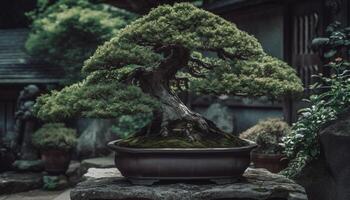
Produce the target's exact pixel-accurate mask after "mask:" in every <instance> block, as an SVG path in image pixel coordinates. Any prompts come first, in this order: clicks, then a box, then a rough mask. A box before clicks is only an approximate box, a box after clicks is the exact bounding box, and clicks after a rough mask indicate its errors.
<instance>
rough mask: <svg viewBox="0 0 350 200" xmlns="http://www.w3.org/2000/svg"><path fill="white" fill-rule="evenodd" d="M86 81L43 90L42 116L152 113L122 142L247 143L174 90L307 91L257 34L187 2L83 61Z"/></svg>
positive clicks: (158, 12)
mask: <svg viewBox="0 0 350 200" xmlns="http://www.w3.org/2000/svg"><path fill="white" fill-rule="evenodd" d="M82 71H83V73H85V74H87V77H86V79H85V80H83V81H82V82H80V83H77V84H74V85H71V86H69V87H66V88H64V89H63V90H61V91H53V92H52V93H51V94H47V95H44V96H41V97H40V98H39V99H38V102H37V104H36V112H37V115H38V116H39V117H40V118H41V119H44V120H52V121H57V120H62V119H65V118H68V117H73V116H76V115H83V116H86V117H92V116H93V117H104V118H119V117H121V116H123V115H142V114H143V115H145V114H152V120H151V122H150V123H149V124H148V125H147V126H146V127H145V128H144V129H142V130H141V131H139V132H138V133H136V134H134V135H133V136H132V137H130V138H128V139H126V140H124V143H123V145H129V146H138V147H140V146H147V144H149V146H152V147H223V146H230V147H232V146H242V145H245V144H246V142H244V141H243V140H240V139H238V138H236V137H233V136H231V135H229V134H226V133H224V132H223V131H221V130H220V129H218V128H217V127H216V126H215V124H214V123H213V122H211V121H209V120H207V119H205V118H204V117H203V116H201V115H200V114H198V113H196V112H193V111H191V110H190V109H189V108H188V107H187V106H186V105H185V104H184V103H183V102H182V101H181V100H180V98H179V97H178V96H177V95H176V91H178V90H183V89H188V90H190V91H192V92H196V93H202V94H203V93H211V94H230V95H249V96H261V95H267V96H272V97H277V96H280V95H285V94H288V93H294V92H299V91H302V89H303V88H302V86H301V82H300V80H299V78H298V77H297V76H296V74H295V71H294V70H293V69H292V68H291V67H289V66H288V65H287V64H286V63H284V62H282V61H280V60H278V59H276V58H273V57H271V56H268V55H267V54H266V53H264V51H263V49H262V47H261V45H260V44H259V42H258V41H257V39H255V38H254V37H253V36H250V35H249V34H247V33H246V32H243V31H240V30H239V29H238V28H237V27H236V26H235V25H234V24H232V23H231V22H228V21H226V20H224V19H222V18H221V17H219V16H216V15H214V14H212V13H210V12H207V11H204V10H201V9H199V8H196V7H195V6H193V5H191V4H188V3H181V4H175V5H174V6H169V5H165V6H159V7H158V8H156V9H154V10H152V11H151V12H150V13H149V14H148V15H146V16H144V17H142V18H140V19H137V20H136V21H134V22H133V23H131V24H130V25H129V26H127V27H126V28H124V29H123V30H121V31H120V32H119V33H118V35H117V36H116V37H114V38H112V39H111V40H110V41H109V42H106V43H105V44H104V45H102V46H100V47H99V48H98V49H97V51H96V52H95V54H94V55H93V56H92V57H90V58H89V59H88V60H86V61H85V64H84V67H83V70H82Z"/></svg>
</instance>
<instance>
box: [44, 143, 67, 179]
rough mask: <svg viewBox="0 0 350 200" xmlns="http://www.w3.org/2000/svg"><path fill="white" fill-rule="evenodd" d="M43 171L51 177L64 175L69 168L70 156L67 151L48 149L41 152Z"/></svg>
mask: <svg viewBox="0 0 350 200" xmlns="http://www.w3.org/2000/svg"><path fill="white" fill-rule="evenodd" d="M41 159H42V160H43V161H44V166H45V171H46V172H47V173H49V174H52V175H58V174H64V173H65V172H66V171H67V169H68V166H69V163H70V160H71V155H70V152H69V151H64V150H57V149H49V150H43V151H42V152H41Z"/></svg>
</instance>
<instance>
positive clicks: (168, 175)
mask: <svg viewBox="0 0 350 200" xmlns="http://www.w3.org/2000/svg"><path fill="white" fill-rule="evenodd" d="M119 141H120V140H116V141H112V142H110V143H109V144H108V146H109V147H110V148H111V149H112V150H114V151H115V152H116V155H115V164H116V167H117V168H118V169H119V170H120V172H121V174H122V175H123V176H124V177H126V178H128V179H129V180H130V181H131V182H132V183H134V184H142V185H150V184H153V183H155V182H157V181H159V180H198V179H208V180H211V181H214V182H216V183H228V182H234V181H236V180H237V179H239V178H240V177H241V176H242V174H243V172H244V171H245V170H246V169H247V168H248V166H249V164H250V152H251V151H252V150H253V149H254V148H255V147H256V144H255V143H253V142H251V141H248V142H249V144H248V145H247V146H244V147H236V148H129V147H121V146H118V142H119Z"/></svg>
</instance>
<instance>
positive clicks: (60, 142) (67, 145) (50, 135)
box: [32, 123, 77, 150]
mask: <svg viewBox="0 0 350 200" xmlns="http://www.w3.org/2000/svg"><path fill="white" fill-rule="evenodd" d="M32 141H33V144H34V145H35V146H36V147H37V148H39V149H60V150H70V149H72V148H73V147H74V146H75V145H76V142H77V137H76V132H75V130H74V129H70V128H66V127H65V125H64V124H63V123H48V124H44V125H43V126H42V127H41V128H40V129H39V130H37V131H36V132H35V133H34V135H33V138H32Z"/></svg>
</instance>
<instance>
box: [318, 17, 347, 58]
mask: <svg viewBox="0 0 350 200" xmlns="http://www.w3.org/2000/svg"><path fill="white" fill-rule="evenodd" d="M325 33H326V37H318V38H315V39H314V40H313V41H312V46H313V48H314V49H317V50H322V56H323V57H324V58H326V59H328V60H334V59H335V58H337V57H345V56H346V55H350V50H349V47H350V27H346V28H342V26H341V24H340V22H334V23H332V24H330V25H329V26H328V27H327V29H326V31H325Z"/></svg>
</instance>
